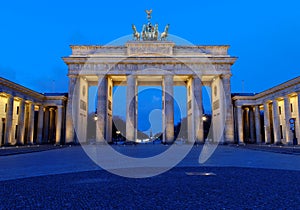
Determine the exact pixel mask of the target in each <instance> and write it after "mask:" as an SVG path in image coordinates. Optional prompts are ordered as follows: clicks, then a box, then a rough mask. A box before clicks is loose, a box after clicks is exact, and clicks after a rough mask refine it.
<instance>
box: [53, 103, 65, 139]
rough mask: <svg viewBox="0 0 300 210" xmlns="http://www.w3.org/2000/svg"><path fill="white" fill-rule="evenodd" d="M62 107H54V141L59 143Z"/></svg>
mask: <svg viewBox="0 0 300 210" xmlns="http://www.w3.org/2000/svg"><path fill="white" fill-rule="evenodd" d="M62 108H63V106H57V109H56V129H55V132H56V135H55V143H56V144H60V142H61V125H62Z"/></svg>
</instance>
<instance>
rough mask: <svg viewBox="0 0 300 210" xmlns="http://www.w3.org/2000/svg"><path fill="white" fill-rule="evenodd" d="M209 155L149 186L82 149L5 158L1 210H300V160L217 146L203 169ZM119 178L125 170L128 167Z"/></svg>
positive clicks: (138, 151)
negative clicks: (97, 161) (104, 165)
mask: <svg viewBox="0 0 300 210" xmlns="http://www.w3.org/2000/svg"><path fill="white" fill-rule="evenodd" d="M175 146H176V147H182V145H175ZM113 147H114V149H115V150H116V151H119V152H121V153H123V154H126V155H129V156H132V157H140V158H142V157H150V156H154V155H158V154H159V153H162V152H163V151H165V150H167V149H169V146H164V145H137V146H133V145H130V146H113ZM49 148H50V147H49ZM202 148H203V146H198V147H196V146H195V147H193V149H192V150H191V152H190V153H189V154H188V156H187V157H186V158H185V159H184V160H183V161H181V162H180V163H179V164H178V165H177V167H175V168H173V169H171V170H169V171H167V172H166V173H163V174H160V175H158V176H154V177H151V178H144V179H132V178H125V177H120V176H116V175H114V174H111V173H109V172H107V171H105V170H103V169H101V168H100V167H99V166H97V165H96V164H94V163H93V162H92V161H91V160H90V159H89V157H88V156H87V155H86V154H85V152H84V151H83V149H82V148H81V147H80V146H70V147H63V148H59V147H57V149H53V148H50V150H47V151H41V152H32V153H24V154H17V155H8V156H5V155H3V156H0V165H1V170H0V180H1V181H0V188H1V191H0V209H11V208H20V209H24V208H26V209H31V208H33V209H36V208H47V209H59V208H64V209H65V208H67V209H74V208H75V209H79V208H80V209H81V208H93V209H99V208H104V209H112V208H122V209H133V208H136V209H141V208H146V209H166V208H190V209H199V208H210V209H211V208H213V209H243V208H244V209H245V208H248V209H254V208H259V209H270V208H276V209H284V208H285V209H297V208H299V205H300V191H299V186H300V156H299V153H297V152H295V153H290V154H282V153H279V152H278V151H276V150H274V151H276V152H272V150H271V149H269V151H260V150H257V149H255V150H253V149H247V148H246V147H236V146H218V147H217V149H216V151H215V153H214V154H213V155H212V156H211V158H210V159H209V160H208V161H207V162H206V163H204V164H199V163H198V158H199V154H200V152H201V150H202ZM269 148H270V147H269ZM296 149H297V148H296ZM270 151H271V152H270ZM107 161H109V158H107ZM116 170H126V166H124V165H123V167H122V166H121V165H120V166H119V167H118V168H116ZM130 170H133V171H134V170H137V171H139V170H140V169H139V168H131V169H130ZM142 170H145V171H147V170H150V169H149V168H147V167H145V168H143V169H142Z"/></svg>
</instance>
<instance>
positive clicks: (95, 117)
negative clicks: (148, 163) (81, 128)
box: [94, 109, 98, 121]
mask: <svg viewBox="0 0 300 210" xmlns="http://www.w3.org/2000/svg"><path fill="white" fill-rule="evenodd" d="M94 120H95V121H97V120H98V115H97V109H96V111H95V114H94Z"/></svg>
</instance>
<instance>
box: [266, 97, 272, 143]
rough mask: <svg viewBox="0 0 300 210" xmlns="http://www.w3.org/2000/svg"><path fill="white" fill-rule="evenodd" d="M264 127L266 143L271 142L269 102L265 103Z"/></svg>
mask: <svg viewBox="0 0 300 210" xmlns="http://www.w3.org/2000/svg"><path fill="white" fill-rule="evenodd" d="M264 129H265V143H266V144H270V143H271V128H270V110H269V103H268V102H265V103H264Z"/></svg>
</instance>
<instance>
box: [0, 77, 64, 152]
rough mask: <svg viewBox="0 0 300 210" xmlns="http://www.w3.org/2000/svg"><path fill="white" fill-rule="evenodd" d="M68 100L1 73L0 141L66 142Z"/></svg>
mask: <svg viewBox="0 0 300 210" xmlns="http://www.w3.org/2000/svg"><path fill="white" fill-rule="evenodd" d="M66 102H67V94H60V93H59V94H41V93H37V92H35V91H33V90H30V89H28V88H26V87H23V86H21V85H18V84H16V83H13V82H11V81H9V80H6V79H4V78H2V77H0V145H1V146H3V145H24V144H28V145H31V144H44V143H52V144H62V143H64V137H65V107H66Z"/></svg>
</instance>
